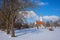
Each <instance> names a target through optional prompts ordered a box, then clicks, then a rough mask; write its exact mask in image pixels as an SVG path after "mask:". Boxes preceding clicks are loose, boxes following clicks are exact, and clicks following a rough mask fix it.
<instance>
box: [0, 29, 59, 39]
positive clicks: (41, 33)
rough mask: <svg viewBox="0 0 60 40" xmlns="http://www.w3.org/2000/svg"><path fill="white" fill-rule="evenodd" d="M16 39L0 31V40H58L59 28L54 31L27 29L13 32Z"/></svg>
mask: <svg viewBox="0 0 60 40" xmlns="http://www.w3.org/2000/svg"><path fill="white" fill-rule="evenodd" d="M15 35H16V37H13V38H12V37H10V34H9V35H7V34H6V33H5V32H4V31H1V30H0V40H60V28H55V29H54V31H49V30H48V29H47V28H46V29H36V28H28V29H21V30H15Z"/></svg>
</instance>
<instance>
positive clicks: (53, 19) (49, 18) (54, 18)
mask: <svg viewBox="0 0 60 40" xmlns="http://www.w3.org/2000/svg"><path fill="white" fill-rule="evenodd" d="M43 19H45V20H48V21H50V20H52V21H56V20H58V19H59V17H58V16H43Z"/></svg>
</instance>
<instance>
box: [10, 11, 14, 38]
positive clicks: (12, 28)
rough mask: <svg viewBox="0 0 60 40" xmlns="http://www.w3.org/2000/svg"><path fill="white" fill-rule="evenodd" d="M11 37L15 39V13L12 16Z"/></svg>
mask: <svg viewBox="0 0 60 40" xmlns="http://www.w3.org/2000/svg"><path fill="white" fill-rule="evenodd" d="M10 26H11V37H15V32H14V13H13V12H12V14H11V24H10Z"/></svg>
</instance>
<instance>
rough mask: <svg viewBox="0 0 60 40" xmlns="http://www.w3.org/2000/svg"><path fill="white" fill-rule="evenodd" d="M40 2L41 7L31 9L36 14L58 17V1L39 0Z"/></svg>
mask: <svg viewBox="0 0 60 40" xmlns="http://www.w3.org/2000/svg"><path fill="white" fill-rule="evenodd" d="M39 1H40V2H43V5H41V7H40V9H37V8H35V9H33V10H34V11H35V12H36V14H38V15H40V14H42V15H43V16H51V15H55V16H60V0H39Z"/></svg>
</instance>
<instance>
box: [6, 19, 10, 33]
mask: <svg viewBox="0 0 60 40" xmlns="http://www.w3.org/2000/svg"><path fill="white" fill-rule="evenodd" d="M6 29H7V34H9V33H10V30H9V21H8V19H7V20H6Z"/></svg>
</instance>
